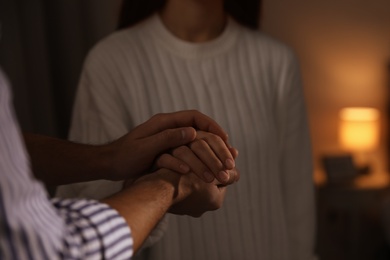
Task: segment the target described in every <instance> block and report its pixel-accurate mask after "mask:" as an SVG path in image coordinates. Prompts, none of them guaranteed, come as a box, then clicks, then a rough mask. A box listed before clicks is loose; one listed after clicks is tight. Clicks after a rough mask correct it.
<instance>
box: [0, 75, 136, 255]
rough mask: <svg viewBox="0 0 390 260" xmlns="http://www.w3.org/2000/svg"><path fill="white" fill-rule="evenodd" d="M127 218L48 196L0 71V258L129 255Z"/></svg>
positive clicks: (130, 242)
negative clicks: (37, 176) (34, 172)
mask: <svg viewBox="0 0 390 260" xmlns="http://www.w3.org/2000/svg"><path fill="white" fill-rule="evenodd" d="M132 254H133V239H132V236H131V231H130V228H129V227H128V225H127V224H126V222H125V220H124V219H123V218H122V217H121V216H120V215H119V214H118V213H117V211H115V210H114V209H112V208H110V207H109V206H108V205H106V204H102V203H100V202H98V201H95V200H84V199H72V200H69V199H66V200H64V199H58V198H55V199H53V200H51V201H50V200H49V198H48V195H47V193H46V191H45V189H44V187H43V185H42V183H40V182H39V181H37V180H36V179H34V177H33V176H32V174H31V170H30V165H29V160H28V156H27V153H26V149H25V148H24V145H23V142H22V138H21V134H20V130H19V128H18V124H17V122H16V120H15V116H14V111H13V109H12V106H11V94H10V92H9V89H8V83H7V81H6V80H5V77H4V76H3V74H2V72H1V70H0V259H18V260H19V259H20V260H24V259H130V258H131V256H132Z"/></svg>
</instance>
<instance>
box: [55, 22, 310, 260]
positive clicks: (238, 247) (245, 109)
mask: <svg viewBox="0 0 390 260" xmlns="http://www.w3.org/2000/svg"><path fill="white" fill-rule="evenodd" d="M184 109H197V110H199V111H201V112H203V113H205V114H207V115H209V116H211V117H212V118H214V119H215V120H216V121H217V122H218V123H220V124H221V125H222V127H224V129H225V130H227V132H228V133H229V136H230V141H231V143H232V145H233V146H234V147H236V148H237V149H238V150H239V153H240V155H239V158H238V159H237V166H238V169H240V171H241V174H242V175H241V179H240V181H239V182H238V183H237V184H235V185H232V186H231V187H229V190H228V194H227V197H226V200H225V203H224V206H223V208H222V209H220V210H218V211H216V212H209V213H206V214H205V215H203V216H202V217H201V218H199V219H194V218H190V217H186V216H171V215H170V216H169V229H168V230H167V232H166V234H165V236H164V237H163V239H162V240H161V241H160V242H158V243H157V245H155V246H153V247H152V249H151V250H150V252H148V253H149V257H150V256H151V259H166V260H168V259H169V260H172V259H173V260H179V259H183V260H184V259H185V260H187V259H196V260H204V259H212V260H218V259H220V260H229V259H234V260H243V259H244V260H245V259H264V260H273V259H275V260H276V259H296V260H306V259H312V258H313V256H314V253H313V252H314V240H315V238H314V237H315V236H314V230H315V228H314V198H313V196H314V195H313V183H312V168H311V155H310V142H309V133H308V128H307V122H306V111H305V105H304V100H303V94H302V86H301V82H300V76H299V71H298V65H297V63H296V61H295V59H294V56H293V55H292V53H291V52H290V51H289V49H288V48H286V47H285V46H284V45H282V44H280V43H278V42H276V41H275V40H272V39H270V38H269V37H268V36H265V35H264V34H262V33H259V32H257V31H251V30H249V29H246V28H244V27H242V26H240V25H238V24H237V23H236V22H234V21H233V20H230V21H229V23H228V25H227V27H226V29H225V30H224V32H223V34H222V35H220V36H219V37H218V38H217V39H215V40H213V41H210V42H207V43H202V44H192V43H188V42H184V41H182V40H180V39H177V38H175V37H174V36H173V35H171V34H170V33H169V32H168V31H167V30H166V29H165V27H164V26H163V24H162V23H161V21H160V19H159V17H158V16H157V15H154V16H152V17H151V18H149V19H147V20H145V21H144V22H142V23H140V24H138V25H137V26H135V27H132V28H129V29H126V30H123V31H119V32H116V33H114V34H112V35H111V36H109V37H108V38H107V39H105V40H103V41H101V42H100V43H99V44H98V45H97V46H96V47H95V48H94V49H93V50H92V51H91V53H90V55H89V56H88V58H87V60H86V63H85V68H84V71H83V75H82V78H81V81H80V85H79V89H78V93H77V98H76V102H75V107H74V117H73V122H72V128H71V134H70V138H71V139H72V140H75V141H81V142H87V143H103V142H106V141H109V140H113V139H115V138H118V137H119V136H121V135H123V134H124V133H126V132H127V131H128V130H130V129H132V128H133V127H134V126H136V125H138V124H140V123H142V122H144V121H145V120H147V119H148V118H150V117H151V116H152V115H154V114H156V113H161V112H172V111H178V110H184ZM118 189H120V184H118V183H113V182H108V181H97V182H92V183H83V184H76V185H71V186H67V187H63V188H60V190H59V193H58V194H59V195H64V196H80V195H82V196H88V197H92V198H100V197H104V196H105V195H108V194H111V193H113V192H114V191H117V190H118Z"/></svg>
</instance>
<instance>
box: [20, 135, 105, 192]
mask: <svg viewBox="0 0 390 260" xmlns="http://www.w3.org/2000/svg"><path fill="white" fill-rule="evenodd" d="M23 136H24V140H25V144H26V147H27V150H28V153H29V155H30V158H31V160H30V161H31V164H32V169H33V173H34V175H35V177H36V178H38V179H40V180H42V181H43V182H45V183H46V184H49V185H63V184H69V183H74V182H83V181H92V180H97V179H105V178H107V176H105V175H107V174H109V173H110V172H109V171H110V170H109V168H110V165H109V164H110V163H109V158H110V157H109V151H108V150H107V149H106V147H105V146H91V145H83V144H76V143H72V142H69V141H65V140H61V139H57V138H52V137H47V136H42V135H36V134H26V133H25V134H24V135H23Z"/></svg>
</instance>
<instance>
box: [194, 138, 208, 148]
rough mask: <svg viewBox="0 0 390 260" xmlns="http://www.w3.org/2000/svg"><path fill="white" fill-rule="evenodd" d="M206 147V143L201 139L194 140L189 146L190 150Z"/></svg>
mask: <svg viewBox="0 0 390 260" xmlns="http://www.w3.org/2000/svg"><path fill="white" fill-rule="evenodd" d="M206 146H207V142H206V141H204V140H202V139H196V140H195V141H193V142H191V144H190V147H191V149H203V148H205V147H206Z"/></svg>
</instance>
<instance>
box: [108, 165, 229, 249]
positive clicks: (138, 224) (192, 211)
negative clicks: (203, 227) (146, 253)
mask: <svg viewBox="0 0 390 260" xmlns="http://www.w3.org/2000/svg"><path fill="white" fill-rule="evenodd" d="M127 184H128V185H127V186H126V187H125V188H124V189H123V190H122V191H121V192H119V193H117V194H115V195H113V196H111V197H109V198H106V199H104V200H102V202H104V203H107V204H108V205H110V206H111V207H112V208H114V209H116V210H117V211H118V212H119V214H120V215H122V216H123V217H124V218H125V220H126V221H127V223H128V225H129V226H130V228H131V232H132V236H133V239H134V245H133V247H134V250H135V251H137V250H138V249H139V248H140V246H141V245H142V243H143V242H144V240H145V239H146V237H147V236H148V234H149V233H150V232H151V231H152V229H153V228H154V227H155V225H156V224H157V223H158V221H160V219H161V218H162V217H163V216H164V214H165V213H166V212H167V211H168V210H170V212H172V213H174V214H180V215H190V216H194V217H199V216H201V215H202V214H203V213H204V212H206V211H210V210H216V209H218V208H220V207H221V206H222V203H223V201H224V198H225V193H226V187H220V186H218V185H216V183H206V182H204V181H203V180H201V179H200V178H198V177H197V176H196V175H195V174H193V173H189V174H180V173H176V172H174V171H171V170H168V169H160V170H158V171H156V172H154V173H151V174H147V175H144V176H141V177H139V178H138V179H137V180H135V181H134V182H132V183H130V182H129V183H127Z"/></svg>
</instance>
